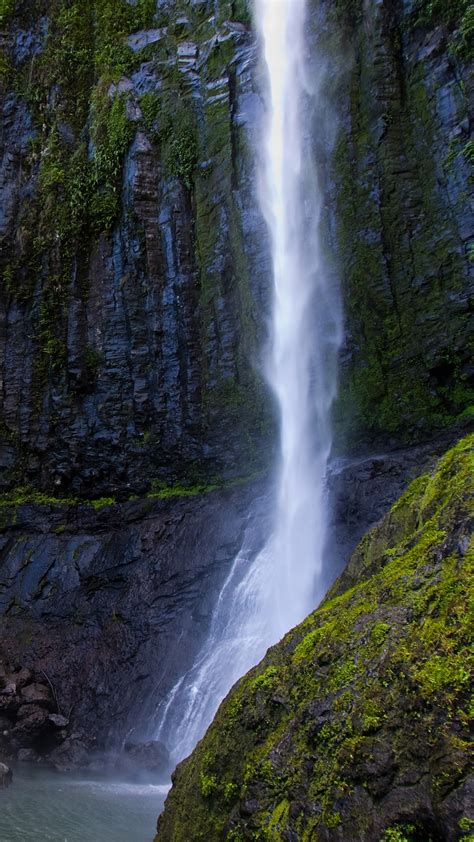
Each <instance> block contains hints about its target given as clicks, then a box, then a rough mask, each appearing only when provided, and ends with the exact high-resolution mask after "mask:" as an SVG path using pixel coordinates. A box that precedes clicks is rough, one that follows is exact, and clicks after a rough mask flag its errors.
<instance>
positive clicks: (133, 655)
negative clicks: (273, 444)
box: [0, 483, 268, 770]
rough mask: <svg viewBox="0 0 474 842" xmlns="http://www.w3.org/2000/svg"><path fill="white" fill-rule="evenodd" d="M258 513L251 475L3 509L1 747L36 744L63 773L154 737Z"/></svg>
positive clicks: (262, 512)
mask: <svg viewBox="0 0 474 842" xmlns="http://www.w3.org/2000/svg"><path fill="white" fill-rule="evenodd" d="M255 499H257V501H258V500H260V502H257V503H256V504H255ZM267 518H268V511H267V506H266V501H265V496H264V494H263V486H262V484H261V483H260V484H258V483H257V484H255V483H252V484H251V485H247V486H243V487H239V488H235V489H229V490H228V491H225V490H221V491H216V492H210V493H209V494H201V495H199V496H197V497H190V498H182V499H179V498H174V499H172V500H156V499H153V498H145V499H142V500H137V501H133V502H130V503H128V504H123V505H110V506H106V507H104V508H102V509H101V510H98V511H97V510H93V509H92V508H90V507H86V506H82V507H81V506H44V507H40V506H18V507H16V508H13V509H11V510H10V511H9V519H10V524H9V526H8V527H7V528H6V529H5V531H4V533H3V535H2V537H1V538H0V552H1V559H2V568H1V569H2V584H1V586H0V606H1V619H0V640H1V644H0V664H1V665H2V671H1V679H0V685H1V686H0V717H1V720H2V725H3V727H2V728H1V730H0V749H1V751H2V752H5V753H6V754H7V755H10V756H18V752H20V751H23V750H24V749H33V750H34V751H36V752H37V753H38V755H39V756H41V757H43V758H47V759H48V760H49V761H50V762H51V763H52V764H53V765H54V766H56V767H57V768H58V769H61V770H64V769H69V768H73V767H75V766H83V765H88V764H89V763H90V762H92V760H93V757H92V755H94V754H96V753H97V752H98V751H100V750H103V749H104V748H112V747H113V748H114V749H116V748H117V747H118V746H119V745H120V744H121V743H122V742H123V741H124V740H126V741H127V742H130V743H137V742H141V741H143V739H144V738H146V739H148V740H150V739H152V737H153V726H154V720H153V715H154V713H155V710H156V706H157V704H158V702H159V700H160V699H161V698H163V696H164V695H165V694H166V692H167V691H168V690H169V689H170V687H171V686H172V685H173V683H174V681H175V680H176V679H177V678H178V677H179V676H180V675H181V672H182V670H183V669H185V668H186V666H187V665H189V664H190V663H191V661H192V658H193V655H194V654H195V652H196V651H197V648H198V647H199V645H200V642H201V640H202V636H203V634H205V632H206V629H207V627H208V624H209V620H210V615H211V612H212V608H213V605H214V601H215V597H216V590H217V589H218V588H219V586H220V584H221V583H222V581H223V579H224V578H225V576H226V575H227V573H228V571H229V569H230V565H231V563H232V561H233V558H234V556H235V555H236V553H237V551H238V550H239V548H240V546H241V543H242V540H243V535H244V531H245V530H248V529H252V530H253V531H254V533H255V547H256V549H257V548H258V546H260V542H261V541H262V539H263V535H264V534H265V530H266V529H267V528H268V525H267V524H268V521H267ZM15 665H21V666H15ZM155 748H156V747H155ZM131 751H132V754H131V755H130V758H131V757H132V756H133V752H134V751H135V750H131ZM136 751H138V749H137V750H136ZM143 751H144V755H143V761H144V762H145V754H146V751H145V749H143ZM149 752H150V757H151V756H152V753H153V746H150V747H149ZM137 762H138V756H137Z"/></svg>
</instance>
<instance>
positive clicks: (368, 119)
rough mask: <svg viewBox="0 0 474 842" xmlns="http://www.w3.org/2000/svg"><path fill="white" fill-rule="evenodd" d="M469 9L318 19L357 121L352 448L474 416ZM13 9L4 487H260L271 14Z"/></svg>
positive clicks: (74, 490) (338, 151) (345, 227)
mask: <svg viewBox="0 0 474 842" xmlns="http://www.w3.org/2000/svg"><path fill="white" fill-rule="evenodd" d="M451 6H452V11H451ZM464 6H466V9H467V5H466V3H464V2H462V3H461V4H460V9H461V7H462V10H464ZM445 7H446V4H440V3H431V4H428V3H424V2H405V3H401V2H388V0H386V2H375V0H371V2H367V3H364V4H360V5H359V4H358V3H355V4H353V3H351V4H347V3H344V2H342V0H340V2H338V3H335V4H334V3H330V4H329V3H325V2H319V0H318V2H317V0H313V2H312V14H311V21H310V40H311V41H312V43H313V45H314V49H313V52H314V53H315V54H317V53H320V54H321V55H324V56H325V61H326V62H327V66H328V73H327V79H328V81H327V84H326V85H325V87H326V88H327V91H326V90H323V91H322V92H321V95H323V96H327V97H328V98H332V99H333V104H332V110H333V111H334V114H335V116H336V117H337V119H338V121H339V134H338V137H337V139H336V146H335V150H333V152H334V154H333V161H332V171H331V173H330V172H329V161H328V160H327V158H328V153H331V149H330V146H331V142H332V141H331V142H330V140H329V139H326V140H325V139H324V138H323V139H321V138H320V125H321V124H320V122H319V123H318V124H315V130H314V137H315V154H316V155H318V157H319V158H320V161H321V163H322V164H324V161H323V159H324V158H325V157H326V165H327V166H326V167H325V171H326V176H325V178H324V179H323V181H324V182H325V185H324V189H325V191H326V198H327V201H326V207H327V210H328V214H327V219H326V229H327V232H328V236H327V239H328V245H329V244H331V247H332V249H333V251H334V252H337V255H338V261H339V273H340V276H341V280H342V291H343V298H344V307H345V313H346V327H347V331H346V341H345V347H344V351H343V355H342V378H341V379H342V386H341V395H340V398H339V402H338V406H337V407H336V416H337V421H338V430H339V433H340V434H342V433H346V434H347V435H348V440H349V441H350V442H351V446H353V444H354V441H355V440H356V438H357V437H358V438H360V439H363V440H364V441H365V442H366V443H367V442H368V441H370V440H373V439H374V437H379V438H383V439H387V436H390V435H392V436H393V435H395V436H396V437H398V438H400V437H402V438H403V435H406V434H407V433H410V434H411V435H412V434H413V432H414V430H415V431H416V430H418V433H419V434H420V435H426V434H429V433H430V432H431V431H432V430H433V429H434V428H437V427H439V426H443V425H446V424H448V423H450V422H451V421H452V420H453V419H454V418H455V417H458V416H459V415H460V414H461V413H462V412H463V411H464V410H465V408H466V406H467V405H468V403H469V401H470V399H471V397H472V395H471V393H470V392H469V385H468V376H469V373H470V372H469V365H468V360H469V350H468V348H469V342H468V339H469V337H468V321H467V316H468V292H467V279H468V275H469V270H470V268H472V265H471V264H470V263H469V254H470V252H469V242H470V238H472V235H473V225H474V223H473V216H472V210H470V209H469V202H468V199H469V181H468V175H469V160H470V158H472V143H471V142H470V141H469V136H470V135H469V130H470V117H469V110H468V103H469V97H470V95H471V94H472V77H471V76H470V75H469V73H468V67H469V64H468V57H469V37H470V35H471V32H470V30H469V16H468V13H466V19H465V18H464V17H463V15H462V14H460V13H459V10H458V4H448V7H449V8H448V9H446V8H445ZM1 9H2V12H1V14H2V19H1V26H2V34H1V67H0V73H1V76H0V79H1V82H0V85H1V91H0V93H1V108H2V130H1V136H0V146H1V151H0V157H1V175H0V199H1V206H2V217H1V220H0V238H1V245H2V248H1V256H0V268H1V272H2V285H1V289H0V378H1V380H0V383H1V392H2V406H1V425H0V435H1V448H0V468H1V482H2V485H3V488H11V487H14V486H19V485H25V484H31V485H33V486H34V487H37V488H41V489H45V490H48V491H51V490H53V489H54V491H55V494H58V495H59V496H60V495H61V494H65V495H66V496H70V495H71V494H73V495H79V496H88V497H91V496H97V497H100V496H101V495H103V494H107V495H110V494H115V493H117V492H118V493H122V494H127V493H131V492H134V493H142V492H143V491H145V490H147V488H149V487H150V484H152V483H153V482H155V483H156V482H172V481H175V480H176V479H177V478H178V479H179V480H183V479H185V480H186V481H191V482H196V481H198V480H202V479H203V478H205V479H206V480H207V481H209V479H210V478H211V479H215V478H216V477H220V478H229V477H231V476H235V475H243V474H251V473H253V472H254V471H255V470H257V469H259V468H260V467H261V466H262V463H265V461H266V456H265V452H266V446H267V445H268V442H269V441H271V438H272V437H271V435H270V433H271V432H272V430H273V423H272V413H271V410H270V409H269V407H270V403H271V402H270V400H269V397H268V395H267V394H266V392H265V389H264V388H263V386H262V382H261V377H260V375H259V371H258V369H259V362H258V361H259V358H260V354H261V350H262V347H263V345H264V339H265V324H266V319H267V317H268V312H269V301H268V284H269V271H268V270H269V263H268V255H267V250H266V245H265V243H266V238H265V232H264V229H263V226H262V222H261V219H260V216H259V214H258V212H257V210H256V200H255V195H254V183H255V172H254V160H253V158H252V154H251V153H250V151H249V149H250V146H252V143H253V141H254V140H255V133H256V132H258V119H259V114H260V111H261V103H260V100H259V98H258V96H257V95H256V93H255V44H254V36H253V34H252V32H251V28H250V16H249V12H248V8H247V5H246V3H245V2H244V0H232V1H231V0H218V2H217V0H216V2H214V0H198V2H189V0H166V2H160V3H158V5H157V4H156V3H155V2H154V0H138V2H136V3H133V4H132V3H127V2H125V0H97V2H93V0H87V2H83V0H81V2H79V0H75V2H68V3H65V2H61V0H35V2H34V3H31V2H28V3H27V2H15V3H13V2H9V1H8V2H7V0H4V2H3V3H2V6H1ZM456 10H458V11H456ZM466 21H467V22H466ZM330 80H332V81H331V82H330ZM334 80H336V82H337V84H336V85H334ZM252 133H253V135H252ZM249 140H250V144H249ZM331 154H332V153H331ZM323 168H324V167H323Z"/></svg>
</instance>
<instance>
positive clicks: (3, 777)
mask: <svg viewBox="0 0 474 842" xmlns="http://www.w3.org/2000/svg"><path fill="white" fill-rule="evenodd" d="M12 781H13V773H12V770H11V769H10V767H9V766H7V764H6V763H0V789H6V788H7V787H9V786H10V784H11V783H12Z"/></svg>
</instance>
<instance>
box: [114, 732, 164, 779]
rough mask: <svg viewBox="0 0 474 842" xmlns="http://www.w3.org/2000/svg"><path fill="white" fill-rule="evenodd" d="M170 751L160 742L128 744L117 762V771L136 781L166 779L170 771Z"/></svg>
mask: <svg viewBox="0 0 474 842" xmlns="http://www.w3.org/2000/svg"><path fill="white" fill-rule="evenodd" d="M169 764H170V756H169V752H168V749H167V748H166V746H165V745H163V743H161V742H159V741H158V740H153V741H150V742H146V743H136V744H134V743H128V744H126V745H125V747H124V752H123V754H121V755H120V756H119V758H118V760H117V762H116V769H117V770H118V771H120V772H121V773H122V774H125V775H126V776H127V777H131V778H133V779H134V780H136V779H140V778H143V777H149V776H152V777H164V776H165V775H167V773H168V771H169Z"/></svg>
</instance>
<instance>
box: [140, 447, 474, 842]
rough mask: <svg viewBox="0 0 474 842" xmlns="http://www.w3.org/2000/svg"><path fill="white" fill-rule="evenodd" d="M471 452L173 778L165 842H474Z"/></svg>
mask: <svg viewBox="0 0 474 842" xmlns="http://www.w3.org/2000/svg"><path fill="white" fill-rule="evenodd" d="M473 445H474V436H472V435H471V436H468V437H467V438H464V439H463V440H462V441H461V442H460V443H459V444H458V445H457V446H456V447H454V448H452V449H451V450H449V451H448V453H447V454H446V455H445V456H444V457H443V458H442V459H441V460H440V461H439V463H438V464H437V466H436V469H435V470H434V472H433V473H432V474H429V475H425V476H422V477H420V478H418V479H416V480H415V481H414V482H413V483H412V484H411V485H410V486H409V488H408V490H407V491H406V492H405V494H404V495H403V496H402V497H401V499H400V500H399V501H398V502H397V503H396V505H395V506H394V507H393V508H392V510H391V511H390V512H389V513H388V514H387V516H386V517H385V518H384V519H383V520H382V521H381V522H380V524H379V525H377V526H376V527H375V528H374V529H373V530H372V531H371V532H370V533H369V534H368V535H367V536H366V537H365V538H364V539H363V540H362V542H361V543H360V545H359V546H358V548H357V549H356V551H355V553H354V555H353V557H352V559H351V560H350V563H349V565H348V568H347V570H346V572H345V573H344V574H343V575H342V577H341V578H340V579H339V580H338V581H337V582H336V584H335V585H334V587H333V588H332V590H331V591H330V593H329V594H328V596H327V598H326V599H325V601H324V602H323V603H322V605H321V606H320V607H319V608H318V609H317V610H316V611H315V612H314V613H313V614H311V615H310V616H309V617H308V618H307V619H306V620H305V621H304V622H303V623H302V624H301V625H300V626H298V627H297V628H295V629H293V630H292V631H291V632H289V634H288V635H286V637H285V638H284V639H283V640H282V641H281V642H280V643H279V644H278V645H276V646H274V647H273V648H272V649H270V650H269V652H268V653H267V655H266V657H265V658H264V660H263V661H262V662H261V663H260V664H259V665H258V666H257V667H255V669H253V670H252V671H251V672H249V673H248V674H247V675H246V676H245V677H244V678H243V679H242V680H241V681H240V682H239V683H238V684H237V685H236V686H235V687H234V688H233V690H232V691H231V692H230V693H229V695H228V697H227V698H226V699H225V701H224V702H223V703H222V705H221V707H220V709H219V711H218V713H217V716H216V718H215V720H214V722H213V723H212V725H211V727H210V728H209V730H208V732H207V734H206V736H205V737H204V739H203V740H202V741H201V742H200V743H199V745H198V746H197V748H196V749H195V751H194V752H193V754H192V755H191V757H190V758H188V759H187V760H185V761H184V762H183V763H181V764H180V765H179V766H178V768H177V770H176V772H175V774H174V778H173V787H172V790H171V792H170V795H169V797H168V799H167V802H166V806H165V810H164V813H163V815H162V816H161V817H160V819H159V821H158V834H157V836H156V842H165V840H176V842H178V840H183V842H184V840H186V842H191V840H206V842H211V840H220V839H226V840H246V839H255V840H257V839H258V840H288V841H289V840H295V842H296V840H298V842H300V841H301V842H303V840H310V839H314V840H341V842H342V840H344V842H348V840H351V842H356V840H364V842H372V840H374V842H382V840H383V841H384V842H389V840H399V842H401V841H402V840H405V841H406V842H415V840H420V841H421V840H423V842H428V840H432V842H437V841H438V840H460V839H463V840H467V839H470V840H472V838H473V837H472V836H470V835H469V834H470V832H472V831H470V827H471V824H470V818H472V817H469V815H468V814H467V810H468V800H469V796H468V790H469V777H468V776H469V772H470V766H469V735H468V699H469V678H470V673H469V650H468V644H469V638H470V626H469V612H468V605H469V592H470V588H472V584H471V582H472V578H471V579H470V578H469V570H470V569H472V562H473V543H472V539H471V537H470V526H471V521H472V499H473V498H472V491H473V470H472V469H473V467H474V465H473V461H474V460H473ZM295 575H296V574H295ZM471 604H472V593H471Z"/></svg>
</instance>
